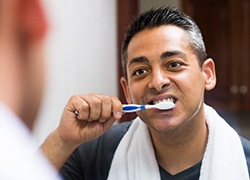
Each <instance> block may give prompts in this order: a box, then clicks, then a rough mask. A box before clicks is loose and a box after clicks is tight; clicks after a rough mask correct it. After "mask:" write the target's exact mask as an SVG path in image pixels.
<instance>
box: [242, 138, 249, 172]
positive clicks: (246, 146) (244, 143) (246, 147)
mask: <svg viewBox="0 0 250 180" xmlns="http://www.w3.org/2000/svg"><path fill="white" fill-rule="evenodd" d="M240 139H241V143H242V146H243V149H244V153H245V156H246V160H247V166H248V171H249V173H250V141H249V140H247V139H245V138H243V137H240Z"/></svg>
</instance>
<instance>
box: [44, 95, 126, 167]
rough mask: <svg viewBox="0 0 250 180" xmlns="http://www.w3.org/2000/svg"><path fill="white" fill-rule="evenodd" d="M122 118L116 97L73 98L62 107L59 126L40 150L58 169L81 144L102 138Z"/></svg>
mask: <svg viewBox="0 0 250 180" xmlns="http://www.w3.org/2000/svg"><path fill="white" fill-rule="evenodd" d="M76 112H77V113H76ZM121 117H122V103H121V101H120V100H119V99H118V98H117V97H110V96H106V95H101V94H87V95H83V94H81V95H75V96H72V97H71V98H70V99H69V101H68V103H67V105H66V106H65V109H64V111H63V113H62V117H61V120H60V124H59V126H58V127H57V129H56V130H55V131H53V132H52V133H51V134H50V136H49V137H48V138H47V140H46V141H45V142H44V143H43V144H42V146H41V148H42V150H43V152H44V153H45V155H46V156H47V157H48V159H49V160H50V161H51V162H52V163H53V164H54V165H55V167H56V168H57V169H60V168H61V167H62V165H63V164H64V163H65V161H66V160H67V159H68V157H69V156H70V155H71V153H72V152H73V151H74V150H75V149H76V148H77V147H78V146H79V145H80V144H82V143H86V142H88V141H91V140H94V139H96V138H97V137H99V136H100V135H102V134H104V133H105V132H106V131H107V130H108V129H109V128H110V127H111V126H112V124H113V123H114V122H115V121H116V120H118V119H120V118H121Z"/></svg>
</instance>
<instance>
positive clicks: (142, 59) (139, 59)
mask: <svg viewBox="0 0 250 180" xmlns="http://www.w3.org/2000/svg"><path fill="white" fill-rule="evenodd" d="M148 62H149V60H148V58H147V57H146V56H141V57H136V58H132V59H131V61H130V62H129V64H128V67H130V66H131V65H133V64H134V63H148Z"/></svg>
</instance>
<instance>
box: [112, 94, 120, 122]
mask: <svg viewBox="0 0 250 180" xmlns="http://www.w3.org/2000/svg"><path fill="white" fill-rule="evenodd" d="M112 109H113V116H114V118H115V119H116V120H118V119H121V117H122V103H121V101H120V100H119V99H118V98H117V97H112Z"/></svg>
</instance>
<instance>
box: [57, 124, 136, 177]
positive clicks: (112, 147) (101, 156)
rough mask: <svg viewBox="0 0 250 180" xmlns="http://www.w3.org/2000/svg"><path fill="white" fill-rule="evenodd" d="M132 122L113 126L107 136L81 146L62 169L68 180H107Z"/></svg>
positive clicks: (104, 135)
mask: <svg viewBox="0 0 250 180" xmlns="http://www.w3.org/2000/svg"><path fill="white" fill-rule="evenodd" d="M131 123H132V122H124V123H118V124H115V125H113V126H112V127H111V128H110V129H109V130H108V131H107V132H106V133H105V134H103V135H102V136H100V137H99V138H97V139H95V140H93V141H90V142H88V143H85V144H82V145H80V146H79V147H78V148H77V149H76V150H75V151H74V153H73V154H72V155H71V157H70V158H69V159H68V161H67V162H66V163H65V165H64V166H63V168H62V169H61V174H62V176H63V177H64V178H66V179H71V178H69V176H71V177H72V176H74V177H75V178H76V179H106V177H107V176H108V172H109V169H110V166H111V162H112V160H113V156H114V153H115V151H116V148H117V147H118V144H119V143H120V141H121V139H122V137H123V136H124V135H125V134H126V132H127V131H128V129H129V127H130V125H131Z"/></svg>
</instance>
